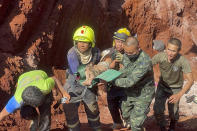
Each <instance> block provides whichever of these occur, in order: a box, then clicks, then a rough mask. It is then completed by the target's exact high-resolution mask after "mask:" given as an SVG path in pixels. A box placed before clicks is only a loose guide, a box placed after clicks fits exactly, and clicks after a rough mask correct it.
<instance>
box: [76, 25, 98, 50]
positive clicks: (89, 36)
mask: <svg viewBox="0 0 197 131" xmlns="http://www.w3.org/2000/svg"><path fill="white" fill-rule="evenodd" d="M73 40H74V44H75V42H76V41H81V42H88V43H91V44H92V47H94V46H95V36H94V31H93V29H92V28H91V27H89V26H85V25H84V26H81V27H79V28H78V29H77V30H76V31H75V33H74V35H73Z"/></svg>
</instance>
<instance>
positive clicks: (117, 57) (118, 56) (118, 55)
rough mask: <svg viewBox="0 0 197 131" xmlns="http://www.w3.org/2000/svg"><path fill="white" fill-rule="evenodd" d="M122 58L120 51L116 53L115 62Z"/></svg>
mask: <svg viewBox="0 0 197 131" xmlns="http://www.w3.org/2000/svg"><path fill="white" fill-rule="evenodd" d="M122 59H123V54H121V53H119V52H118V53H116V62H121V61H122Z"/></svg>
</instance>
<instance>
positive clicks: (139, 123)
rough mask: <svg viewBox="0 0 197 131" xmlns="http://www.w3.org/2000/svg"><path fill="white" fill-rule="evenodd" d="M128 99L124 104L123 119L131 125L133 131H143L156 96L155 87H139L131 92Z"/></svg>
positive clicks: (122, 106)
mask: <svg viewBox="0 0 197 131" xmlns="http://www.w3.org/2000/svg"><path fill="white" fill-rule="evenodd" d="M126 94H127V99H126V100H124V101H123V102H122V105H121V108H122V117H123V119H124V120H125V121H126V122H127V123H130V125H131V130H132V131H142V130H143V124H144V121H145V120H146V118H147V114H148V113H149V111H150V104H151V101H152V99H153V96H154V87H153V86H148V87H142V88H141V87H139V88H136V89H133V90H131V91H130V93H129V94H128V93H126Z"/></svg>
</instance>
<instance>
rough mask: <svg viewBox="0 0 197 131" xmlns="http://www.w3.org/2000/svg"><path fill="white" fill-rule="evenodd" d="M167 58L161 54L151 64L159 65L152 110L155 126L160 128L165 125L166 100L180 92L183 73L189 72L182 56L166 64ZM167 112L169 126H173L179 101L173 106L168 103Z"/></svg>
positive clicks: (177, 114)
mask: <svg viewBox="0 0 197 131" xmlns="http://www.w3.org/2000/svg"><path fill="white" fill-rule="evenodd" d="M167 57H168V56H167V53H166V52H161V53H158V54H157V55H155V56H154V57H153V58H152V64H153V65H155V64H159V69H160V72H161V77H160V81H159V84H158V87H157V91H156V96H155V103H154V108H153V109H154V115H155V117H156V120H157V124H158V125H159V126H160V127H161V128H162V127H165V125H166V121H165V118H164V110H165V103H166V100H167V99H168V98H169V97H170V96H171V95H173V94H177V93H178V92H179V91H180V90H181V88H182V86H183V72H184V73H189V72H191V68H190V65H189V62H188V61H187V60H186V59H185V58H184V57H183V56H181V55H178V56H177V57H176V58H175V60H174V61H173V62H172V63H169V62H168V58H167ZM168 111H169V117H170V119H171V123H170V126H175V124H174V123H176V121H178V119H179V101H178V102H177V103H175V104H171V103H168ZM173 128H174V127H173Z"/></svg>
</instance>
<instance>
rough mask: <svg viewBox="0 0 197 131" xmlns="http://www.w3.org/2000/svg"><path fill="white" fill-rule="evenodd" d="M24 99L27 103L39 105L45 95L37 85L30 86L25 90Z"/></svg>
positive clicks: (34, 105)
mask: <svg viewBox="0 0 197 131" xmlns="http://www.w3.org/2000/svg"><path fill="white" fill-rule="evenodd" d="M22 99H23V102H24V103H25V104H26V105H30V106H33V107H37V106H40V105H41V104H42V103H43V102H44V99H45V96H44V94H43V93H42V92H41V91H40V90H39V89H38V88H37V87H36V86H29V87H27V88H26V89H25V90H24V91H23V93H22Z"/></svg>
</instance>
